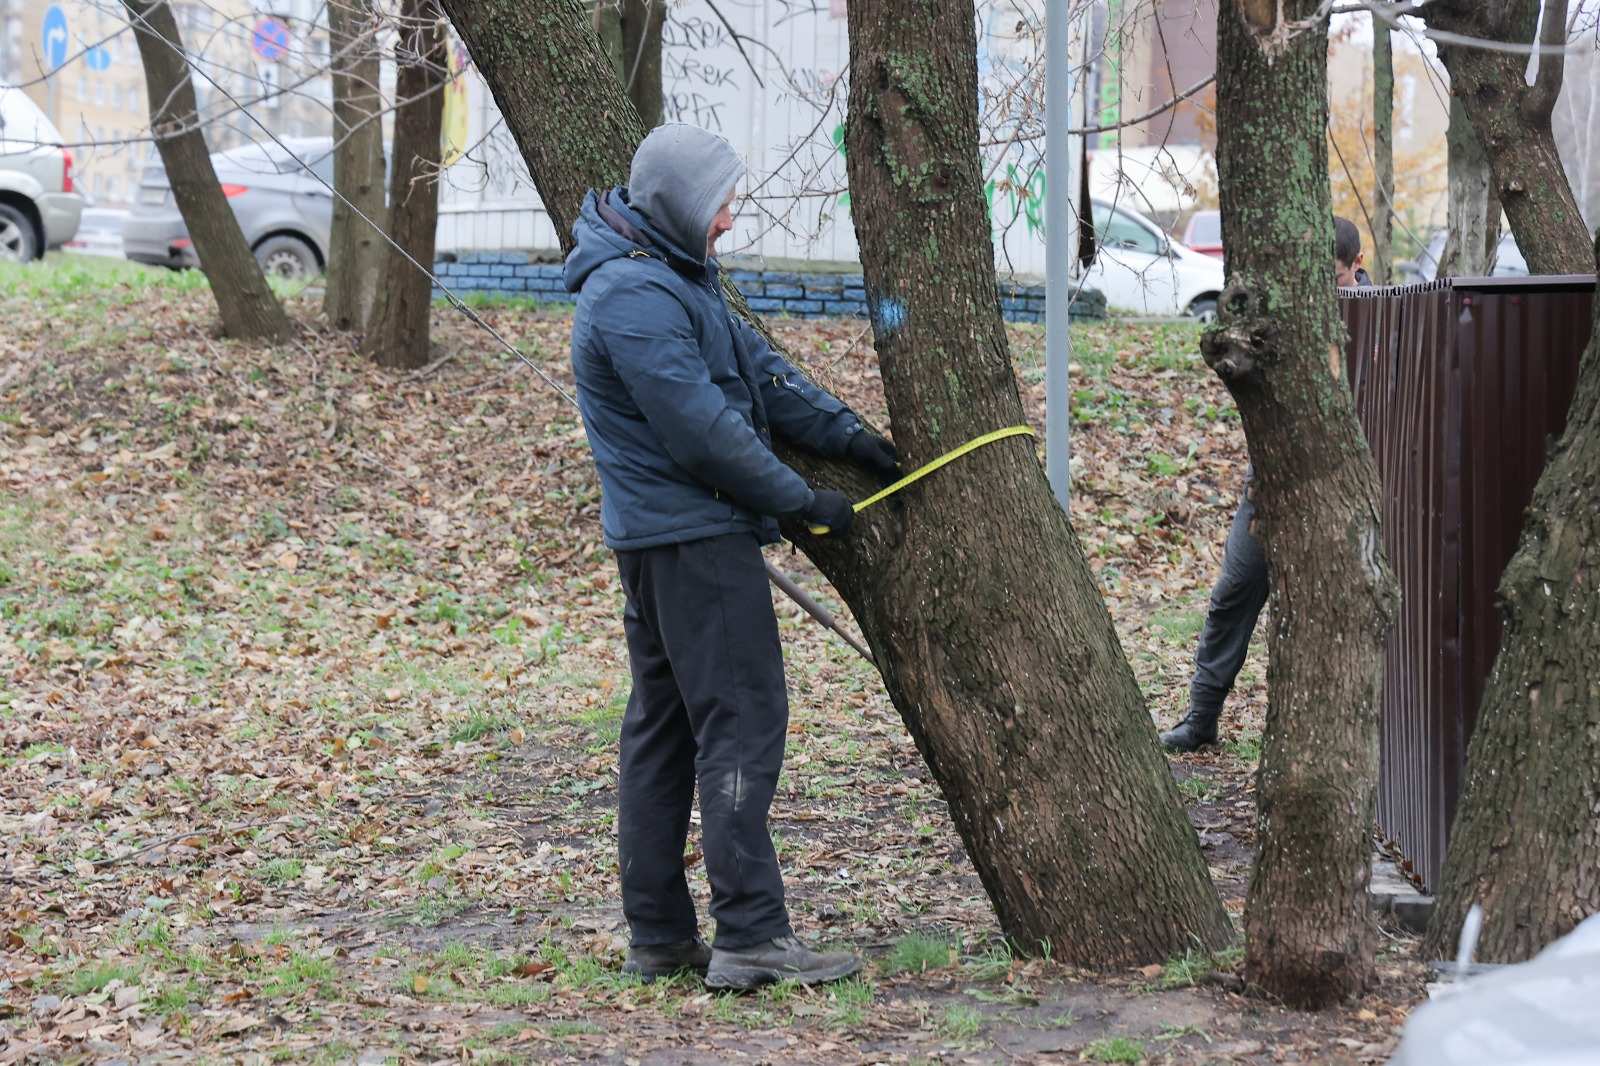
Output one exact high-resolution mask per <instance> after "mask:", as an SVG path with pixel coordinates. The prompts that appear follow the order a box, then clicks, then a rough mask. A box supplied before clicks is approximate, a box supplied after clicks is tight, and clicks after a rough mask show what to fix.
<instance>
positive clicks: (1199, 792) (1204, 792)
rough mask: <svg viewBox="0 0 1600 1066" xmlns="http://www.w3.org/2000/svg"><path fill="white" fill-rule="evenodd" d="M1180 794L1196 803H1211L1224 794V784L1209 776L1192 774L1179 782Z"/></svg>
mask: <svg viewBox="0 0 1600 1066" xmlns="http://www.w3.org/2000/svg"><path fill="white" fill-rule="evenodd" d="M1178 794H1179V795H1181V796H1182V797H1183V798H1184V799H1186V800H1190V801H1192V802H1194V803H1210V802H1211V801H1212V800H1214V799H1216V798H1217V797H1218V796H1220V795H1221V794H1222V786H1221V785H1219V784H1217V782H1215V781H1213V780H1211V778H1209V777H1202V776H1200V775H1199V774H1190V775H1189V776H1188V777H1186V778H1184V779H1183V780H1182V781H1179V782H1178Z"/></svg>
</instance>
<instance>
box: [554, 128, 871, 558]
mask: <svg viewBox="0 0 1600 1066" xmlns="http://www.w3.org/2000/svg"><path fill="white" fill-rule="evenodd" d="M641 151H642V148H641ZM711 169H713V168H710V167H705V168H701V170H700V171H698V172H697V174H698V173H709V171H710V170H711ZM634 171H635V173H639V163H638V161H635V165H634ZM721 181H722V178H721V177H716V179H715V180H711V179H709V178H708V180H706V181H705V182H703V183H699V184H696V183H695V182H694V181H690V182H689V186H690V187H689V188H688V189H687V191H682V190H667V189H664V188H662V187H660V186H659V185H658V186H656V188H657V193H656V200H655V202H656V203H657V205H658V210H660V209H662V208H661V207H660V205H662V204H669V205H676V207H674V206H668V207H666V208H665V210H668V211H672V210H678V209H681V210H682V211H683V212H684V214H685V216H687V215H689V214H690V213H692V212H693V211H698V210H699V208H698V207H690V206H685V205H693V204H698V203H700V202H702V201H703V202H705V203H710V204H712V210H711V212H710V214H708V215H706V219H707V221H706V226H707V227H709V226H710V217H711V215H714V214H715V213H716V211H715V209H716V208H717V207H720V206H721V203H722V197H723V196H724V195H725V193H718V192H712V193H710V194H706V191H707V190H708V189H715V188H716V187H717V186H718V185H720V183H721ZM730 187H731V186H730ZM697 190H698V191H697ZM703 194H704V195H703ZM693 225H695V226H696V227H698V226H699V222H698V219H696V220H695V221H694V223H693ZM691 232H693V233H695V234H698V239H697V240H696V241H695V242H694V243H693V244H692V245H689V246H687V247H685V245H684V244H683V243H682V242H680V241H679V240H677V239H674V238H672V237H669V236H668V235H667V234H666V232H665V230H664V229H663V228H662V227H661V226H660V225H658V224H657V222H656V220H655V219H654V218H653V217H647V216H646V214H645V213H644V212H642V211H640V210H638V208H637V204H635V203H634V201H633V195H632V190H631V188H616V189H612V190H611V191H610V192H607V193H605V194H600V193H596V192H593V191H591V192H590V193H589V195H588V196H587V197H585V199H584V203H583V209H582V210H581V211H580V212H579V215H578V221H577V222H576V223H575V224H574V225H573V227H572V235H573V239H574V242H575V245H574V247H573V250H572V252H571V254H570V255H568V256H567V262H566V271H565V278H566V286H567V290H568V291H569V292H574V293H577V294H578V308H577V311H576V312H575V314H574V315H573V320H572V369H573V374H574V376H575V377H576V379H577V383H578V406H579V407H580V408H581V409H582V411H583V428H584V432H585V433H586V434H587V435H588V438H589V445H590V448H591V449H592V451H593V453H594V460H595V467H596V469H597V470H598V471H599V474H600V489H601V499H600V516H601V524H602V526H603V528H604V530H605V539H606V543H607V545H609V546H610V547H612V548H614V549H617V550H636V549H642V548H653V547H658V546H660V545H664V544H676V543H683V542H687V541H692V540H699V539H703V538H706V537H715V536H721V535H724V534H728V533H739V532H749V533H754V534H756V535H757V536H758V537H759V538H760V539H761V540H762V541H763V542H764V543H770V542H772V541H774V540H777V539H778V535H779V534H778V525H777V523H776V521H774V518H776V517H778V516H785V515H795V514H798V513H800V512H802V511H804V510H805V509H806V508H808V507H810V506H811V503H812V500H813V499H814V496H815V494H814V493H813V492H812V490H811V488H810V486H808V485H807V484H806V483H805V481H804V480H803V479H802V478H801V477H800V475H799V474H796V473H795V472H794V471H793V470H792V469H790V468H789V467H788V466H786V465H785V464H784V463H783V462H782V461H780V460H779V459H778V457H777V456H776V455H774V454H773V453H772V448H771V440H772V435H773V434H774V433H775V434H776V435H778V436H779V437H782V438H784V439H786V440H789V441H792V442H794V443H796V444H799V445H802V446H804V447H807V448H810V449H811V450H813V451H815V452H818V453H819V454H822V455H825V456H830V457H834V458H842V457H843V456H844V455H845V454H846V451H847V447H848V444H849V441H850V439H851V438H852V437H853V436H854V435H855V434H856V433H858V432H860V431H861V422H860V420H859V419H857V418H856V416H855V415H854V414H853V413H851V411H850V410H849V409H848V408H846V407H845V406H844V404H842V403H840V402H839V401H838V400H837V399H835V398H834V397H833V396H831V395H829V394H828V393H826V392H824V391H823V390H822V389H819V388H817V386H815V385H813V384H812V383H811V382H810V381H809V380H807V379H806V378H805V377H804V376H803V375H801V374H800V373H799V372H798V371H797V370H795V368H794V367H793V366H791V365H790V364H789V363H788V362H787V361H786V360H785V359H784V358H783V357H782V356H780V355H779V354H778V353H777V352H774V351H773V350H772V348H771V347H770V346H769V345H768V344H767V342H766V340H765V339H764V338H763V337H762V336H761V335H760V334H759V333H757V332H756V331H755V330H754V329H753V328H751V326H750V325H749V323H747V322H745V321H744V320H743V319H741V318H739V317H738V316H736V315H734V314H732V313H731V312H730V311H729V310H728V306H727V304H726V303H725V302H724V300H723V297H722V288H721V286H720V285H719V284H718V281H717V277H718V267H717V263H716V260H714V259H710V260H708V259H707V258H706V254H705V247H706V242H705V232H704V230H701V229H698V228H696V229H695V230H693V231H691ZM688 239H689V238H687V237H686V238H684V240H688Z"/></svg>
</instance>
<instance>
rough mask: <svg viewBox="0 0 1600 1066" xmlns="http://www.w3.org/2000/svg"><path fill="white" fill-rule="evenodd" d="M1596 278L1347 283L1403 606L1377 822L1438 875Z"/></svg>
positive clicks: (1357, 375)
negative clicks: (1515, 561)
mask: <svg viewBox="0 0 1600 1066" xmlns="http://www.w3.org/2000/svg"><path fill="white" fill-rule="evenodd" d="M1594 289H1595V279H1594V278H1593V277H1592V276H1575V277H1536V278H1455V279H1449V280H1445V281H1441V282H1433V283H1429V284H1426V285H1414V286H1407V287H1403V288H1390V289H1345V290H1341V292H1340V295H1341V297H1343V298H1342V299H1341V300H1340V301H1339V305H1340V309H1341V311H1342V312H1343V315H1344V320H1345V324H1346V326H1347V327H1348V328H1349V331H1350V346H1349V349H1348V350H1347V353H1346V355H1347V359H1348V366H1349V370H1350V381H1351V385H1352V388H1353V389H1354V392H1355V401H1356V411H1357V415H1358V417H1359V418H1360V420H1361V425H1362V428H1363V429H1364V430H1365V432H1366V435H1367V440H1368V442H1369V443H1370V444H1371V446H1372V453H1373V458H1374V460H1375V462H1376V463H1377V468H1378V479H1379V481H1380V483H1381V486H1382V507H1383V514H1382V522H1383V539H1384V547H1385V548H1386V549H1387V551H1388V555H1389V561H1390V564H1391V565H1392V566H1393V568H1394V571H1395V575H1396V577H1397V578H1398V579H1399V581H1400V588H1401V595H1402V597H1403V599H1402V602H1401V608H1400V615H1399V617H1398V618H1397V620H1396V623H1395V627H1394V630H1393V631H1392V632H1391V633H1390V635H1389V644H1388V649H1387V656H1386V659H1385V664H1384V685H1383V727H1382V771H1381V774H1380V781H1379V788H1378V825H1379V827H1380V829H1381V831H1382V832H1383V833H1385V834H1386V835H1387V836H1388V837H1390V838H1391V839H1393V840H1394V841H1395V842H1396V843H1397V844H1398V845H1399V846H1400V848H1401V851H1402V853H1403V854H1404V855H1405V857H1406V858H1407V859H1408V860H1409V861H1410V863H1411V865H1412V868H1413V869H1414V871H1415V872H1416V873H1417V874H1419V875H1420V876H1421V878H1422V880H1423V882H1424V883H1425V884H1426V885H1427V886H1428V887H1429V888H1432V887H1434V886H1436V885H1437V884H1438V878H1439V869H1440V866H1441V864H1442V863H1443V862H1444V850H1445V842H1446V838H1447V835H1448V832H1449V827H1450V821H1451V819H1452V818H1453V817H1454V816H1455V807H1456V799H1457V797H1458V796H1459V795H1460V791H1461V781H1462V771H1463V770H1464V768H1465V766H1466V752H1467V741H1468V739H1469V738H1470V737H1471V735H1472V726H1473V723H1474V721H1476V719H1477V714H1478V702H1479V700H1480V699H1481V698H1482V695H1483V689H1484V684H1485V682H1486V681H1487V680H1488V676H1489V669H1490V667H1491V666H1493V665H1494V656H1495V652H1496V650H1497V649H1498V648H1499V643H1500V616H1499V612H1498V611H1497V609H1496V607H1495V589H1496V586H1497V585H1498V584H1499V581H1500V573H1501V571H1502V570H1504V569H1505V565H1506V563H1507V562H1509V561H1510V559H1511V553H1512V552H1513V551H1514V550H1515V548H1516V544H1517V537H1518V535H1519V533H1520V532H1521V528H1522V515H1523V511H1524V509H1525V508H1526V507H1527V504H1528V501H1529V500H1530V499H1531V498H1532V496H1533V487H1534V483H1535V482H1536V481H1537V480H1538V477H1539V473H1540V471H1541V470H1542V469H1543V468H1544V460H1545V454H1546V440H1547V439H1548V438H1550V437H1552V436H1555V435H1558V434H1559V433H1560V432H1561V430H1562V429H1563V427H1564V426H1565V425H1566V418H1567V408H1568V407H1569V406H1570V404H1571V402H1572V394H1573V390H1574V388H1575V386H1576V384H1577V372H1578V361H1579V357H1580V356H1581V355H1582V353H1583V349H1584V346H1585V345H1586V344H1587V343H1588V339H1589V331H1590V325H1591V318H1590V308H1591V302H1592V300H1593V298H1594Z"/></svg>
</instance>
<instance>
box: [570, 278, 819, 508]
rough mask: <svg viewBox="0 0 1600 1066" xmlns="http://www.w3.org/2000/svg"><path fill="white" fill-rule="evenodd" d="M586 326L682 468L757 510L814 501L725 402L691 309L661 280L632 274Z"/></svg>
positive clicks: (808, 490)
mask: <svg viewBox="0 0 1600 1066" xmlns="http://www.w3.org/2000/svg"><path fill="white" fill-rule="evenodd" d="M608 297H609V299H608ZM610 300H618V301H621V300H626V304H627V307H626V313H625V314H608V313H607V311H608V309H607V308H606V306H605V304H606V303H608V302H610ZM591 329H592V330H593V332H594V333H595V334H596V335H597V336H598V337H599V339H600V340H601V342H602V343H603V344H604V345H605V350H606V352H607V354H608V355H609V356H610V357H611V365H612V367H613V369H615V371H616V374H617V377H618V378H620V379H621V380H622V383H623V385H624V386H625V387H626V388H627V390H628V394H629V395H630V396H631V397H632V398H633V401H634V403H635V404H637V405H638V407H639V410H640V411H641V412H642V413H643V414H644V417H645V421H647V422H649V423H650V428H651V429H653V430H655V432H656V435H657V436H659V437H660V438H661V442H662V444H663V445H664V446H665V447H666V449H667V453H668V454H669V455H671V456H672V458H673V461H675V462H676V463H677V464H678V465H679V466H681V467H683V468H684V469H685V470H687V471H688V472H689V473H691V474H693V475H694V476H695V477H697V478H699V479H700V480H702V481H704V482H705V483H706V484H708V485H710V486H711V487H712V488H714V489H717V490H719V491H721V492H724V493H726V494H727V495H729V496H731V497H732V498H733V499H734V500H736V501H738V502H739V503H741V504H743V505H744V506H746V507H749V508H751V509H753V510H756V511H759V512H761V513H762V514H769V515H775V516H782V515H791V514H797V513H799V512H801V511H803V510H805V509H806V508H807V507H809V506H810V505H811V501H812V498H813V493H812V491H811V488H810V486H808V485H807V484H806V483H805V481H804V479H802V478H801V477H800V475H799V474H796V473H795V472H794V471H793V470H791V469H789V468H788V467H787V466H785V465H784V464H783V463H782V462H780V461H779V459H778V457H777V456H775V455H773V454H772V450H771V449H770V448H768V447H767V446H766V445H765V444H763V443H762V441H761V438H760V437H758V436H757V435H756V432H755V430H754V429H753V428H751V426H750V424H749V423H748V422H746V421H745V420H744V419H743V418H741V417H740V416H739V415H738V414H737V413H736V412H734V411H733V410H731V409H730V408H729V407H728V404H727V400H726V398H725V397H724V396H723V394H722V390H721V389H720V388H718V387H717V386H716V385H715V384H714V383H713V382H712V381H711V376H710V374H709V373H708V372H707V370H706V363H705V358H704V357H703V356H702V355H701V354H700V344H699V340H698V338H697V337H696V336H695V333H694V327H693V325H692V324H691V322H690V319H689V315H688V312H687V311H686V310H685V309H684V307H683V305H682V304H681V303H679V302H678V299H677V297H676V296H674V295H673V294H672V291H671V290H670V289H668V288H667V286H666V285H665V284H664V283H663V282H662V281H659V280H656V279H654V278H644V279H639V278H633V279H630V285H629V286H628V288H627V290H626V291H625V292H624V291H622V290H614V291H613V292H611V293H609V294H607V295H606V296H602V297H601V299H600V300H599V301H597V304H596V307H595V313H594V317H593V325H592V326H591Z"/></svg>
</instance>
